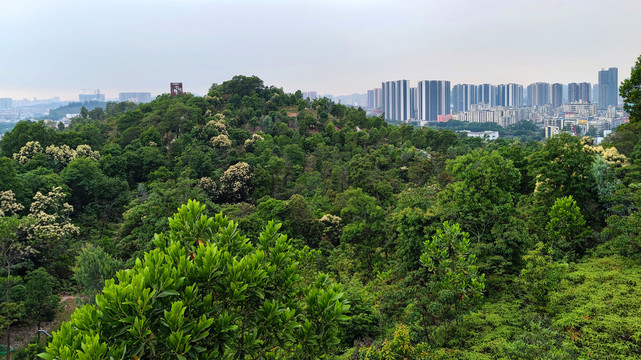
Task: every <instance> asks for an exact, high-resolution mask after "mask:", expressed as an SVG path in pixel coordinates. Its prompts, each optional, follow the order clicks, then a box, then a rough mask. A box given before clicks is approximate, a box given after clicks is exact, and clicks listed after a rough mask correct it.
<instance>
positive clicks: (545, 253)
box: [517, 242, 567, 312]
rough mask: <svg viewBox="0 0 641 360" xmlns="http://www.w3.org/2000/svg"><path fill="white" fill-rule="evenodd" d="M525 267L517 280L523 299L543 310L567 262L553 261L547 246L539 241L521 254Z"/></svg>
mask: <svg viewBox="0 0 641 360" xmlns="http://www.w3.org/2000/svg"><path fill="white" fill-rule="evenodd" d="M523 261H524V262H525V267H524V268H523V269H522V270H521V276H520V277H519V278H518V279H517V282H518V283H519V284H520V285H521V287H522V288H523V290H524V293H525V296H524V298H525V300H526V301H527V302H528V303H530V304H531V305H533V306H535V307H536V309H537V311H539V312H543V311H545V309H546V308H547V305H548V302H549V296H550V293H551V292H552V291H553V290H555V289H556V287H557V286H558V284H559V281H561V279H562V278H563V276H564V275H565V271H566V269H567V264H560V263H555V262H554V261H553V260H552V251H551V249H550V248H549V246H546V245H545V244H543V243H541V242H539V243H537V244H536V245H535V247H534V249H532V250H530V251H529V252H528V253H527V254H526V255H524V256H523Z"/></svg>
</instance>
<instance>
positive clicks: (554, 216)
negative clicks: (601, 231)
mask: <svg viewBox="0 0 641 360" xmlns="http://www.w3.org/2000/svg"><path fill="white" fill-rule="evenodd" d="M549 218H550V221H548V223H547V225H546V226H545V230H546V231H547V232H548V237H549V239H550V244H551V247H552V250H553V251H554V257H555V258H556V259H561V258H567V259H568V260H570V261H574V260H577V259H578V258H580V257H581V256H582V255H583V254H584V253H585V251H586V249H587V248H588V245H589V239H590V236H591V230H590V227H586V223H585V220H584V219H583V215H581V210H580V209H579V207H578V206H577V204H576V201H574V199H573V198H572V196H568V197H563V198H559V199H556V201H555V202H554V206H552V208H551V209H550V214H549Z"/></svg>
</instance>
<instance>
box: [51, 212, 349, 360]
mask: <svg viewBox="0 0 641 360" xmlns="http://www.w3.org/2000/svg"><path fill="white" fill-rule="evenodd" d="M203 211H204V206H202V205H200V204H199V203H197V202H192V201H190V202H189V203H188V204H187V205H184V206H182V207H181V208H180V209H179V210H178V213H177V214H176V215H175V216H174V217H173V219H171V220H170V222H169V225H170V228H171V230H170V232H169V233H167V234H163V233H161V234H157V235H156V236H155V239H154V243H155V244H156V246H157V248H156V249H155V250H152V251H150V252H148V253H147V254H145V257H144V260H140V259H138V260H137V261H136V264H135V265H134V267H133V268H132V269H130V270H124V271H121V272H119V273H118V274H117V278H118V284H116V282H115V281H114V280H108V281H107V282H106V284H105V288H104V289H103V293H102V294H101V295H98V296H97V297H96V306H91V305H87V306H84V307H82V308H80V309H79V310H77V311H76V313H75V314H74V315H73V316H72V320H71V322H67V323H64V324H63V325H62V327H61V329H60V330H59V331H58V332H56V333H55V335H54V338H53V340H52V341H51V342H50V344H49V345H48V347H47V354H46V355H44V357H45V358H47V359H56V358H67V357H69V356H71V355H72V354H74V356H77V357H79V358H92V359H103V358H109V357H112V356H113V357H118V358H122V357H129V358H131V357H133V356H137V357H139V358H148V357H158V358H169V357H172V358H173V357H176V358H179V359H187V358H199V359H214V358H235V359H245V358H248V357H249V358H257V357H264V358H282V357H288V358H298V359H308V358H309V359H312V358H317V357H320V356H322V355H324V354H327V353H329V352H330V350H331V348H332V347H333V346H335V345H336V344H337V343H338V338H337V335H338V324H339V323H340V322H342V321H345V320H348V317H347V316H345V315H344V313H345V312H346V311H347V310H348V309H349V306H348V305H347V304H346V303H345V300H344V298H343V294H342V292H341V287H340V286H339V285H337V284H334V283H332V282H331V280H330V279H329V278H328V277H327V276H326V275H323V274H319V276H318V277H317V279H316V280H315V281H314V283H312V284H309V285H306V284H303V283H301V279H300V275H299V272H298V262H297V261H296V258H295V252H293V251H292V248H291V245H290V243H289V240H288V239H287V237H286V236H283V235H279V234H278V228H279V227H280V226H279V225H277V224H274V223H272V222H270V223H269V224H268V225H267V227H266V228H265V231H264V232H262V233H261V235H260V236H259V238H258V239H257V240H256V245H254V244H252V243H251V242H249V239H247V238H246V237H244V236H242V235H241V234H240V233H239V232H238V229H237V225H236V224H235V223H234V222H232V221H229V220H227V219H226V218H225V217H223V216H222V214H219V215H217V216H216V217H215V218H209V217H207V216H205V215H203Z"/></svg>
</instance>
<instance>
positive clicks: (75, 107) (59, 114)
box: [46, 101, 107, 120]
mask: <svg viewBox="0 0 641 360" xmlns="http://www.w3.org/2000/svg"><path fill="white" fill-rule="evenodd" d="M106 105H107V103H106V102H102V101H88V102H71V103H69V104H68V105H66V106H61V107H59V108H57V109H52V110H50V111H49V116H46V118H48V119H51V120H60V119H62V118H63V117H65V115H66V114H80V109H82V107H83V106H84V107H85V108H87V110H90V111H91V110H93V109H95V108H97V107H100V108H102V109H103V110H104V109H105V106H106Z"/></svg>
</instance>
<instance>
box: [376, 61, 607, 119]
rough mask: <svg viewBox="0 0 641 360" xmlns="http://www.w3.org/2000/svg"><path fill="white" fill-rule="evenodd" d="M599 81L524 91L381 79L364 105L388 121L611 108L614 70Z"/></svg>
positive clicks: (535, 85)
mask: <svg viewBox="0 0 641 360" xmlns="http://www.w3.org/2000/svg"><path fill="white" fill-rule="evenodd" d="M598 80H599V83H598V85H595V87H594V89H593V88H592V86H591V84H590V83H587V82H581V83H570V84H567V85H564V84H560V83H553V84H550V83H546V82H537V83H533V84H530V85H528V86H527V87H526V88H524V87H523V85H519V84H514V83H510V84H500V85H492V84H481V85H476V84H456V85H454V86H450V82H449V81H446V80H423V81H419V82H418V85H417V86H416V87H412V86H411V85H410V81H409V80H395V81H386V82H383V83H382V84H381V87H380V88H376V89H371V90H368V91H367V107H368V108H370V109H373V110H378V111H381V112H383V113H384V114H385V118H386V119H387V120H392V121H410V120H418V121H438V119H439V116H445V115H448V114H457V113H461V112H466V111H470V110H472V107H473V105H483V106H482V107H481V108H482V110H484V111H487V110H489V109H491V108H493V107H501V108H511V107H516V108H522V107H541V106H549V107H552V108H553V109H556V108H559V109H560V108H561V107H562V106H563V105H564V104H574V103H585V104H589V103H591V102H597V103H598V104H597V107H598V109H599V110H607V109H608V107H610V106H613V107H615V108H616V107H617V105H618V86H619V84H618V72H617V68H610V69H608V70H601V71H599V77H598ZM524 90H525V91H524ZM597 99H598V101H595V100H597ZM475 109H476V110H478V109H479V108H478V107H476V108H475ZM501 111H503V110H501Z"/></svg>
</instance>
